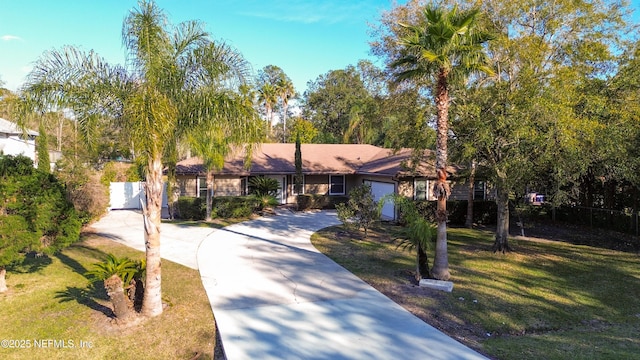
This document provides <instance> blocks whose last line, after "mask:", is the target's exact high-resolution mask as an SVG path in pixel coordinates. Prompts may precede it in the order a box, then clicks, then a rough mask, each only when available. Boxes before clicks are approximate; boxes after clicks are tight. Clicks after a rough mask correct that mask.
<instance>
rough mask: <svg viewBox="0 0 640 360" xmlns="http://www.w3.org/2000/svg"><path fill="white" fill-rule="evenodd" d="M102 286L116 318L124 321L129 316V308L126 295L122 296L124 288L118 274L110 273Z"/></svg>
mask: <svg viewBox="0 0 640 360" xmlns="http://www.w3.org/2000/svg"><path fill="white" fill-rule="evenodd" d="M104 288H105V290H107V295H109V299H110V300H111V304H112V305H113V313H114V314H115V315H116V319H118V320H120V321H126V320H127V319H128V318H129V317H131V308H130V307H129V302H128V301H127V297H126V296H124V288H123V287H122V279H120V277H119V276H118V275H112V276H111V277H110V278H108V279H106V280H105V281H104Z"/></svg>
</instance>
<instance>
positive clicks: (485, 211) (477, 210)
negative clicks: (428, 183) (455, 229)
mask: <svg viewBox="0 0 640 360" xmlns="http://www.w3.org/2000/svg"><path fill="white" fill-rule="evenodd" d="M416 207H417V209H418V212H419V213H420V214H421V215H422V216H423V217H424V218H426V219H427V220H429V221H431V222H435V212H436V202H435V201H416ZM447 212H448V214H449V218H448V220H449V223H450V224H452V225H460V226H462V225H464V223H465V219H466V217H467V201H466V200H455V201H447ZM497 217H498V208H497V205H496V203H495V202H494V201H474V202H473V222H474V223H476V224H484V225H488V224H495V222H496V219H497Z"/></svg>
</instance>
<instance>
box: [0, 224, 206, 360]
mask: <svg viewBox="0 0 640 360" xmlns="http://www.w3.org/2000/svg"><path fill="white" fill-rule="evenodd" d="M106 253H113V254H115V255H116V256H118V257H122V256H127V257H130V258H131V259H142V258H144V253H142V252H139V251H136V250H132V249H130V248H128V247H125V246H123V245H119V244H117V243H115V242H112V241H109V240H105V239H102V238H97V237H94V236H88V237H85V238H84V240H83V241H82V242H79V243H77V244H75V245H73V246H71V247H69V248H67V249H65V250H64V251H62V252H61V253H60V254H58V255H54V256H52V257H51V258H35V259H30V262H29V266H24V267H22V269H20V270H21V271H22V272H20V273H15V272H9V273H8V274H7V284H8V286H9V291H8V292H6V293H4V294H0V319H2V320H1V321H2V326H0V340H2V339H6V340H16V341H17V342H13V343H12V344H13V345H17V346H23V347H27V346H29V347H30V348H7V347H6V345H7V343H6V342H3V347H2V348H0V359H192V358H194V356H195V355H196V354H201V355H200V357H198V359H211V358H212V357H213V351H214V347H215V339H216V332H215V331H216V330H215V325H214V319H213V315H212V312H211V307H210V305H209V301H208V299H207V296H206V294H205V291H204V288H203V287H202V282H201V280H200V275H199V273H198V271H197V270H193V269H189V268H186V267H184V266H181V265H178V264H175V263H172V262H170V261H167V260H163V262H162V269H163V271H162V286H163V288H162V290H163V291H162V293H163V300H164V302H165V303H166V304H168V307H167V308H166V309H165V311H164V313H163V314H162V315H161V316H159V317H156V318H152V319H148V320H142V321H141V322H140V323H138V324H136V325H128V326H119V325H116V324H114V323H113V322H112V321H111V319H110V314H111V309H110V306H111V305H110V302H109V301H108V297H107V295H106V293H105V291H104V289H103V288H102V286H101V285H98V286H97V288H91V287H88V284H89V282H88V281H87V279H86V278H85V277H84V276H83V273H84V272H85V271H87V269H89V268H91V265H92V264H93V263H95V262H98V261H101V260H102V259H103V258H104V256H105V254H106ZM63 346H65V347H66V348H63Z"/></svg>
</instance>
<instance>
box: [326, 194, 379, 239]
mask: <svg viewBox="0 0 640 360" xmlns="http://www.w3.org/2000/svg"><path fill="white" fill-rule="evenodd" d="M336 210H337V211H338V218H339V219H340V221H342V223H343V225H345V226H347V227H351V226H355V228H356V229H358V230H359V229H361V228H362V230H363V231H364V236H365V237H367V232H368V230H369V228H370V227H371V225H373V223H374V222H376V221H378V220H379V219H380V209H379V208H378V205H377V204H376V202H375V201H374V199H373V194H371V186H370V185H366V184H365V185H360V186H356V187H354V188H353V189H351V191H349V200H348V201H347V202H346V203H341V204H337V205H336Z"/></svg>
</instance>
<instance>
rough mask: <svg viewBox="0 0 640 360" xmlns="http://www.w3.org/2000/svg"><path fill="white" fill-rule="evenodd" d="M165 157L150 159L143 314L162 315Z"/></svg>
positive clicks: (146, 187) (144, 209)
mask: <svg viewBox="0 0 640 360" xmlns="http://www.w3.org/2000/svg"><path fill="white" fill-rule="evenodd" d="M162 187H163V184H162V160H161V155H160V154H158V155H156V156H155V157H154V158H153V159H150V160H149V170H148V173H147V183H146V186H145V190H146V195H147V199H146V206H145V207H144V208H143V215H144V240H145V245H146V261H147V270H146V277H145V288H144V299H143V301H142V313H143V314H144V315H145V316H149V317H152V316H158V315H160V314H162V288H161V285H162V279H161V259H160V215H161V213H160V212H161V210H162Z"/></svg>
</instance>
